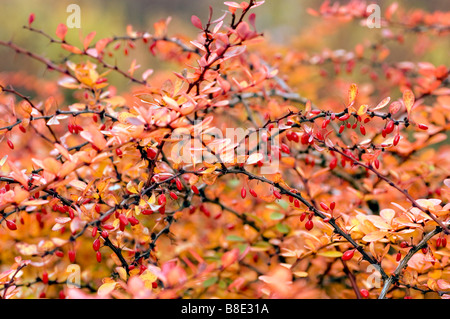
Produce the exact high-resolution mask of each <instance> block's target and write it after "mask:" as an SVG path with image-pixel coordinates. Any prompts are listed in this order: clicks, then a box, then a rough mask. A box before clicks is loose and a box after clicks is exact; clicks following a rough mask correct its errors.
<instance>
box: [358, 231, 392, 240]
mask: <svg viewBox="0 0 450 319" xmlns="http://www.w3.org/2000/svg"><path fill="white" fill-rule="evenodd" d="M386 235H387V232H384V231H374V232H372V233H370V234H368V235H366V236H364V237H363V240H364V241H365V242H368V243H369V242H372V241H377V240H380V239H381V238H384V236H386Z"/></svg>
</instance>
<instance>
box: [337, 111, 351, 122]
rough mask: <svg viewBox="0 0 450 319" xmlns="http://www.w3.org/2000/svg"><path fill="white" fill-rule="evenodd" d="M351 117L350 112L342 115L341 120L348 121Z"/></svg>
mask: <svg viewBox="0 0 450 319" xmlns="http://www.w3.org/2000/svg"><path fill="white" fill-rule="evenodd" d="M349 118H350V114H348V113H347V114H344V115H342V116H341V117H339V121H346V120H348V119H349Z"/></svg>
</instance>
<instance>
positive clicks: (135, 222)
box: [128, 216, 139, 226]
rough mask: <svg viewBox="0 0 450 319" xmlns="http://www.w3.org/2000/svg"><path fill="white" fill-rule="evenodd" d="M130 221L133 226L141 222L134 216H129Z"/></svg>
mask: <svg viewBox="0 0 450 319" xmlns="http://www.w3.org/2000/svg"><path fill="white" fill-rule="evenodd" d="M128 221H129V222H130V224H131V226H136V225H137V224H139V220H138V219H137V218H136V217H134V216H131V217H129V218H128Z"/></svg>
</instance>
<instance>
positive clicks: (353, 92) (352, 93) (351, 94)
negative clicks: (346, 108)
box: [348, 83, 358, 105]
mask: <svg viewBox="0 0 450 319" xmlns="http://www.w3.org/2000/svg"><path fill="white" fill-rule="evenodd" d="M357 95H358V87H357V86H356V84H355V83H352V85H350V88H349V90H348V104H349V105H352V104H353V103H354V102H355V99H356V96H357Z"/></svg>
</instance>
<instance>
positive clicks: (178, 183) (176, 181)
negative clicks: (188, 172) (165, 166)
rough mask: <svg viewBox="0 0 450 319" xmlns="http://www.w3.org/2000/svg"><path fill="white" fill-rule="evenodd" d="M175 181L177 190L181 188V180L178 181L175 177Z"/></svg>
mask: <svg viewBox="0 0 450 319" xmlns="http://www.w3.org/2000/svg"><path fill="white" fill-rule="evenodd" d="M175 183H176V185H177V189H178V190H179V191H181V190H183V184H181V181H180V179H179V178H177V179H176V180H175Z"/></svg>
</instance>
